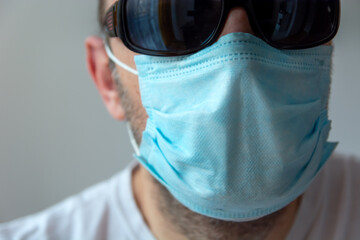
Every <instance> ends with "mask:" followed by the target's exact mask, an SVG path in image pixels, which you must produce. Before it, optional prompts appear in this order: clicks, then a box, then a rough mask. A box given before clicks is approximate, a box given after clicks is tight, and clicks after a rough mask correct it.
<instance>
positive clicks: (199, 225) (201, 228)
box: [110, 62, 285, 240]
mask: <svg viewBox="0 0 360 240" xmlns="http://www.w3.org/2000/svg"><path fill="white" fill-rule="evenodd" d="M110 69H112V75H113V79H114V81H115V83H116V86H117V90H118V93H119V96H120V99H121V104H122V106H123V109H124V111H125V114H126V120H127V121H128V122H129V123H130V126H131V129H132V131H133V134H134V137H135V140H136V142H137V144H139V145H140V142H141V136H142V131H143V130H142V129H141V128H140V126H145V125H146V116H144V114H143V113H142V112H141V111H140V109H139V107H136V106H134V103H133V101H131V99H130V97H129V94H128V91H127V89H126V88H124V86H123V85H122V83H121V80H120V78H119V74H118V72H117V69H116V68H115V66H114V64H113V63H112V62H111V63H110ZM149 175H150V174H149ZM151 178H152V182H153V184H154V186H155V189H156V191H154V192H153V193H152V196H153V197H154V199H156V202H157V208H158V209H161V212H162V213H163V217H164V218H165V219H167V220H168V221H169V222H170V223H171V225H172V226H174V228H175V229H176V230H177V232H178V233H180V234H182V235H183V236H184V237H185V238H186V239H189V240H260V239H265V238H266V236H267V235H268V234H269V232H270V231H271V230H272V229H273V228H274V226H275V223H276V221H277V220H278V219H279V218H280V217H281V216H282V215H283V214H284V212H285V208H284V209H282V210H279V211H277V212H275V213H273V214H270V215H268V216H265V217H263V218H261V219H258V220H254V221H249V222H230V221H223V220H219V219H214V218H210V217H207V216H203V215H200V214H197V213H195V212H193V211H191V210H189V209H188V208H186V207H185V206H183V205H182V204H181V203H180V202H178V201H177V200H176V199H175V198H174V197H173V196H172V195H171V194H170V193H169V191H168V190H167V189H166V188H165V187H164V186H163V185H162V184H161V183H159V182H158V181H157V180H156V179H155V178H154V177H151Z"/></svg>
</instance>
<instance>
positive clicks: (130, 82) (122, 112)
mask: <svg viewBox="0 0 360 240" xmlns="http://www.w3.org/2000/svg"><path fill="white" fill-rule="evenodd" d="M115 1H116V0H107V1H106V4H105V10H107V9H109V7H110V6H111V5H112V4H114V3H115ZM234 32H243V33H249V34H254V33H253V31H252V29H251V26H250V23H249V19H248V15H247V13H246V11H245V10H244V9H243V8H240V7H237V8H233V9H232V10H231V11H230V12H229V15H228V17H227V19H226V22H225V25H224V28H223V29H222V32H221V34H220V36H219V38H220V37H222V36H224V35H227V34H230V33H234ZM329 44H330V43H328V45H329ZM86 46H87V52H88V68H89V71H90V74H91V75H92V77H93V79H94V81H95V84H96V85H97V87H98V89H99V92H100V94H101V96H102V98H103V100H104V102H105V105H106V107H107V109H108V111H109V112H110V114H111V115H112V116H113V117H114V118H115V119H118V120H124V119H126V120H128V121H129V122H130V124H131V127H132V129H133V132H134V135H135V138H136V141H137V143H138V144H140V142H141V136H142V132H143V131H144V129H145V127H146V121H147V118H148V116H147V113H146V111H145V108H144V107H143V105H142V102H141V94H140V90H139V82H138V77H137V76H136V75H134V74H132V73H130V72H128V71H126V70H124V69H123V68H121V67H118V66H115V69H114V71H113V70H112V69H110V68H109V57H108V56H107V54H106V52H105V50H104V45H103V42H102V40H101V39H94V38H90V39H88V40H87V43H86ZM110 47H111V49H112V52H113V53H114V55H115V57H116V58H117V59H119V60H120V61H121V62H123V63H125V64H126V65H128V66H130V67H131V68H133V69H136V65H135V61H134V56H135V55H136V53H134V52H132V51H130V50H129V49H127V48H126V47H125V46H124V44H123V43H122V42H121V40H120V39H118V38H111V39H110ZM147 179H149V178H147ZM154 182H156V181H155V180H154ZM142 184H143V183H142ZM155 185H156V186H157V187H156V189H157V195H158V196H159V197H158V200H157V202H156V203H155V204H157V205H158V206H162V207H161V209H162V210H163V211H167V215H168V217H169V218H170V219H171V218H172V217H173V219H175V220H174V221H172V222H173V223H174V225H177V226H178V227H179V229H182V230H184V231H185V232H188V234H189V236H190V235H191V236H196V237H194V238H193V239H202V238H200V235H201V236H202V237H204V236H205V235H203V234H208V235H207V236H205V238H204V239H210V236H211V239H224V238H222V237H216V236H217V235H216V234H217V233H219V234H220V235H218V236H225V235H226V234H228V235H229V234H232V233H234V232H236V233H241V235H244V234H245V233H249V234H250V235H251V236H253V235H254V236H255V235H256V236H258V237H261V236H260V234H261V232H263V233H266V231H268V230H269V229H271V228H272V226H273V224H274V222H275V220H276V219H279V217H281V216H282V215H283V213H282V212H281V211H280V212H278V213H273V214H271V215H268V216H266V217H264V218H262V219H259V220H257V221H254V222H249V223H244V224H242V223H231V222H225V221H221V220H216V219H211V218H208V217H205V216H202V215H199V214H196V213H193V212H191V211H190V210H188V209H187V208H185V207H184V206H182V205H181V204H180V203H179V202H177V201H176V200H175V199H174V198H173V197H172V196H171V195H170V194H169V192H168V191H167V190H166V189H165V188H164V187H163V186H162V185H161V184H159V183H155ZM147 200H149V199H147ZM150 201H151V199H150V200H149V201H148V202H150ZM294 202H295V201H294ZM292 205H293V207H294V209H296V206H297V203H296V204H292ZM193 233H194V234H195V233H196V234H198V233H200V235H196V234H195V235H192V234H193ZM224 234H225V235H224ZM251 239H252V238H251Z"/></svg>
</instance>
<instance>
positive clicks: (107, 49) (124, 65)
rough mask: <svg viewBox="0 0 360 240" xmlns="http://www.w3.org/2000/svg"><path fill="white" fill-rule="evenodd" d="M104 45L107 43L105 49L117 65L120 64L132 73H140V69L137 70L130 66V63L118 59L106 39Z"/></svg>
mask: <svg viewBox="0 0 360 240" xmlns="http://www.w3.org/2000/svg"><path fill="white" fill-rule="evenodd" d="M104 45H105V51H106V54H107V55H108V57H109V58H110V59H111V60H112V61H113V62H114V63H116V64H117V65H119V66H120V67H122V68H123V69H125V70H127V71H129V72H131V73H132V74H135V75H139V73H138V71H136V70H135V69H133V68H131V67H129V66H128V65H126V64H125V63H123V62H121V61H120V60H119V59H117V58H116V57H115V56H114V54H113V53H112V52H111V50H110V47H109V45H108V44H107V42H106V41H104Z"/></svg>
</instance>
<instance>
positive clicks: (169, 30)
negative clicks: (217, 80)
mask: <svg viewBox="0 0 360 240" xmlns="http://www.w3.org/2000/svg"><path fill="white" fill-rule="evenodd" d="M221 9H222V0H208V1H204V0H128V1H127V2H126V6H125V10H126V12H125V16H126V32H127V37H128V40H129V41H130V42H131V43H132V44H133V45H135V46H136V47H139V48H141V49H145V50H150V51H158V52H163V53H168V54H171V53H173V54H183V53H186V52H191V51H195V50H197V49H199V48H200V47H201V46H202V45H203V44H204V43H205V42H207V40H209V38H210V37H211V36H212V35H213V33H214V32H215V30H216V28H217V26H218V24H219V22H220V18H221Z"/></svg>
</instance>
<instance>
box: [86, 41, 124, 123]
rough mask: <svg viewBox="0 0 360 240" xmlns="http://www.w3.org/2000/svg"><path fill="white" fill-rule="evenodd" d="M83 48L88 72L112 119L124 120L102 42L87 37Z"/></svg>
mask: <svg viewBox="0 0 360 240" xmlns="http://www.w3.org/2000/svg"><path fill="white" fill-rule="evenodd" d="M85 48H86V62H87V68H88V71H89V73H90V75H91V77H92V79H93V80H94V83H95V85H96V87H97V89H98V90H99V93H100V95H101V97H102V99H103V101H104V104H105V106H106V108H107V110H108V111H109V113H110V115H111V116H112V117H113V118H115V119H117V120H124V119H125V112H124V109H123V107H122V105H121V99H120V97H119V94H118V91H117V89H116V84H115V81H114V79H113V78H112V74H111V71H110V69H109V57H108V56H107V54H106V51H105V48H104V44H103V40H102V39H101V38H99V37H95V36H91V37H88V38H87V39H86V41H85Z"/></svg>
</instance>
